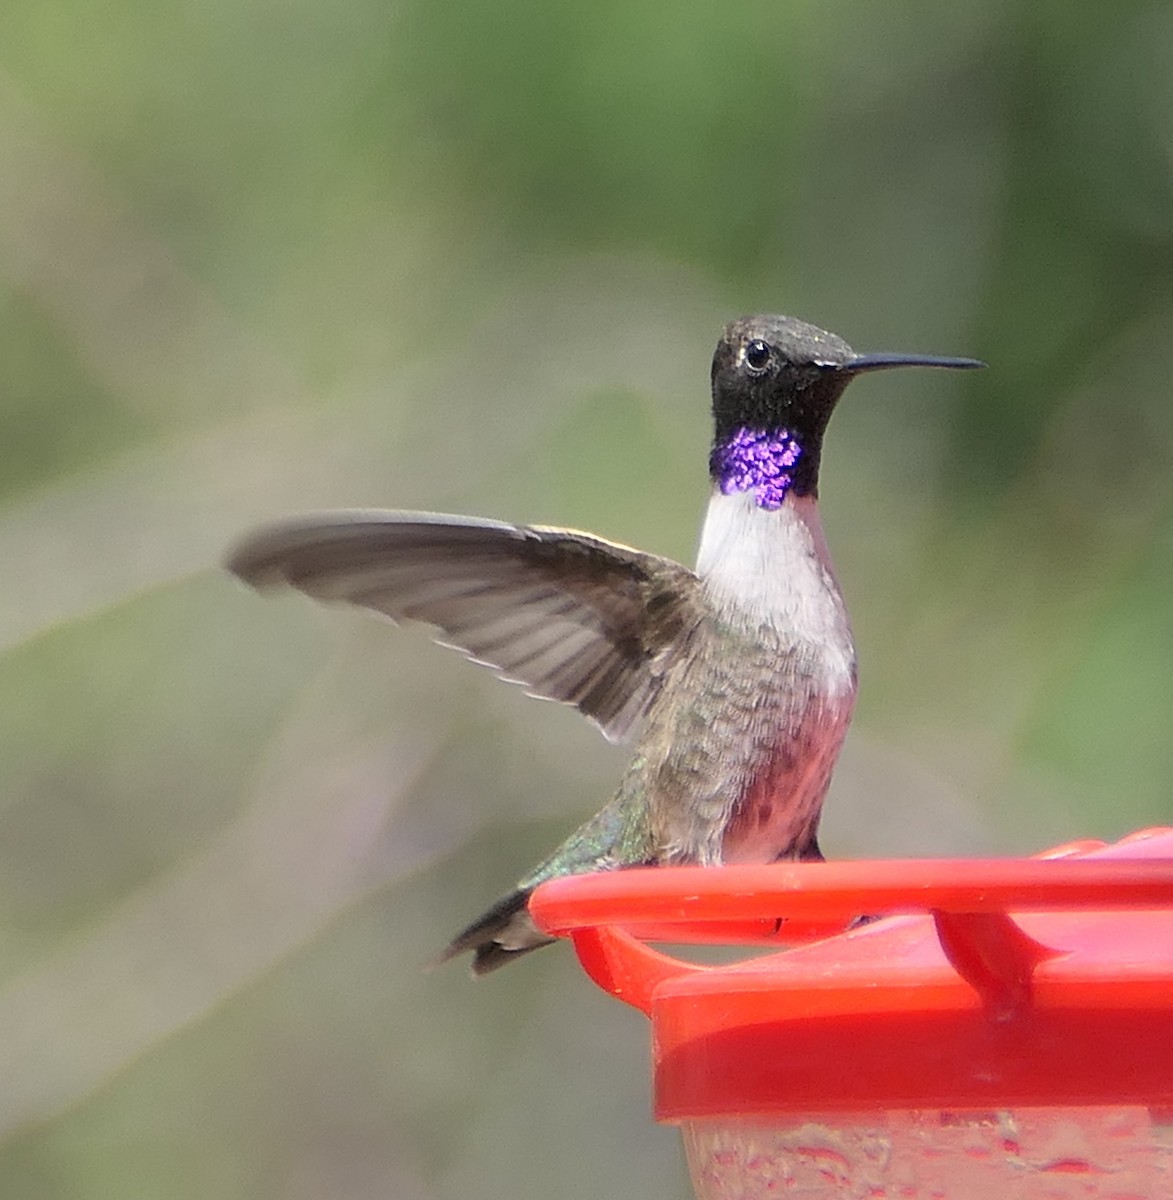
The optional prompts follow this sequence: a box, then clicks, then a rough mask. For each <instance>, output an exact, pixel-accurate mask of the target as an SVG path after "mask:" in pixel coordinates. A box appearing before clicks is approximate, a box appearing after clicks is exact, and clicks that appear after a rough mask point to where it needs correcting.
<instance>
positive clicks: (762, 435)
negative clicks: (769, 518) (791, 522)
mask: <svg viewBox="0 0 1173 1200" xmlns="http://www.w3.org/2000/svg"><path fill="white" fill-rule="evenodd" d="M801 457H802V447H801V446H800V445H799V444H798V443H797V442H796V441H795V440H794V438H792V437H791V436H790V433H789V431H788V430H785V429H775V430H773V431H771V432H767V431H765V430H762V429H745V428H742V429H739V430H738V431H737V432H736V433H735V434H734V435H733V437H732V438H730V439H729V441H727V442H722V443H721V444H720V445H719V446H716V447H715V448H714V450H713V461H712V468H713V474H714V476H715V477H716V479H717V483H718V485H719V486H720V488H721V491H722V492H723V493H724V494H725V495H726V496H728V495H730V494H731V493H733V492H748V491H751V490H752V492H753V494H754V499H755V500H756V501H757V504H758V507H759V508H767V509H771V510H772V509H778V508H781V507H782V501H783V500H784V499H785V498H786V493H787V492H788V491H789V490H790V485H791V484H792V483H793V482H794V476H793V474H792V471H793V469H794V467H795V466H796V465H797V464H798V460H799V458H801Z"/></svg>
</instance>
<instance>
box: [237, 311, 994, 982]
mask: <svg viewBox="0 0 1173 1200" xmlns="http://www.w3.org/2000/svg"><path fill="white" fill-rule="evenodd" d="M982 365H983V364H982V363H980V362H977V361H975V360H974V359H969V358H933V357H926V356H923V355H912V354H856V353H855V351H853V350H852V349H851V347H850V346H848V345H847V343H846V342H844V341H843V340H842V339H841V338H838V337H836V336H835V335H834V334H833V333H826V332H824V331H823V330H821V329H816V328H815V327H814V326H813V325H807V324H805V323H804V322H802V321H797V320H794V319H793V318H792V317H782V316H754V317H743V318H741V319H740V320H738V321H734V322H732V323H731V324H730V325H728V326H726V328H725V330H724V332H723V334H722V335H721V340H720V341H719V342H718V343H717V349H716V352H715V354H714V355H713V366H712V399H713V418H714V424H715V431H714V436H713V447H712V452H711V453H710V455H709V475H710V478H711V480H712V491H711V495H710V498H709V505H708V511H707V512H706V514H705V521H704V527H703V529H702V532H701V543H700V552H699V554H698V557H697V565H696V570H695V571H690V570H689V569H688V568H687V567H684V566H681V565H680V564H679V563H676V562H672V561H671V560H670V559H666V558H660V557H658V556H656V555H654V554H645V553H644V552H643V551H641V550H634V549H632V548H631V547H629V546H622V545H618V544H616V543H614V542H608V541H605V540H603V539H602V538H598V537H594V536H592V535H590V534H586V533H580V532H578V531H576V530H572V529H556V528H550V527H545V526H529V525H508V524H505V523H503V522H500V521H488V520H480V519H477V518H474V517H454V516H442V515H438V514H434V513H415V512H361V511H360V512H336V513H324V514H319V515H316V516H307V517H301V518H295V519H293V520H291V521H289V522H287V523H284V524H281V525H277V526H274V527H271V528H268V529H262V530H261V531H260V532H258V533H255V534H254V535H252V536H251V537H249V538H248V539H247V540H246V541H245V542H244V543H243V544H242V545H241V546H240V547H239V548H238V549H237V550H236V551H235V553H234V554H233V555H232V558H231V560H230V564H229V565H230V567H231V570H233V571H234V572H235V573H236V574H237V575H238V576H240V578H241V579H243V580H245V581H246V582H248V583H250V584H253V585H254V586H256V587H258V588H267V587H270V586H274V585H290V586H292V587H295V588H298V589H300V590H301V591H303V592H305V593H307V594H308V595H310V596H313V597H314V598H316V599H319V600H340V601H347V602H349V603H351V604H357V605H360V606H362V607H364V608H369V609H373V610H374V611H375V612H379V613H382V614H384V615H385V616H388V617H391V618H392V619H393V620H400V619H401V618H410V619H412V620H418V621H423V622H426V623H427V624H429V625H433V626H436V627H437V629H438V630H439V634H438V636H439V638H440V639H442V641H443V643H444V644H446V645H450V646H453V647H455V648H456V649H459V650H462V651H463V652H464V653H465V654H466V655H468V657H469V658H471V659H473V660H474V661H476V662H480V663H484V664H485V665H487V666H489V667H491V668H492V669H493V670H494V671H496V672H497V674H498V675H500V676H501V677H502V678H504V679H507V680H510V681H513V682H517V683H520V684H522V685H523V686H525V687H526V688H527V689H528V690H529V692H530V694H531V695H534V696H538V697H544V698H546V699H550V700H559V701H561V702H563V703H565V704H573V705H574V706H575V707H576V708H578V709H579V711H580V712H582V713H583V714H584V715H585V716H587V717H589V718H590V719H591V720H592V721H594V722H595V723H596V724H597V725H598V726H599V728H600V729H601V730H602V731H603V733H604V734H605V735H606V736H607V737H608V738H610V739H611V740H614V741H619V740H621V739H624V738H626V737H627V736H628V735H629V734H630V733H631V732H632V730H633V729H634V728H635V727H636V726H640V728H641V732H640V735H639V740H638V742H637V744H636V747H635V753H634V755H633V757H632V759H631V763H630V765H629V766H628V768H627V771H626V773H625V774H624V776H623V778H622V780H621V781H620V783H619V786H618V789H617V790H616V792H615V794H614V796H613V797H612V798H611V799H610V800H609V801H608V802H607V804H606V805H605V806H604V808H603V809H602V811H601V812H599V813H597V814H596V815H595V816H593V817H591V818H590V820H588V821H587V822H586V823H585V824H584V825H582V826H581V828H579V829H578V830H576V831H575V832H574V833H572V834H571V835H570V837H569V838H567V839H566V841H565V842H563V843H562V845H561V846H559V847H558V849H557V850H555V851H554V853H553V854H551V855H550V857H549V858H547V859H546V860H545V861H544V862H542V863H541V864H539V865H538V866H537V867H535V868H534V869H533V870H532V871H530V872H529V873H528V874H527V875H525V876H524V877H523V878H522V879H521V880H520V881H519V882H518V884H517V886H516V887H515V888H514V889H513V890H512V891H511V892H509V894H508V895H506V896H504V897H502V898H501V899H500V900H498V901H497V903H496V904H494V905H493V906H492V907H491V908H490V909H489V910H488V911H487V912H485V913H484V914H483V915H482V916H480V917H478V918H477V919H476V920H475V921H473V922H472V924H471V925H469V926H468V928H467V929H465V930H464V931H463V932H461V933H460V934H458V935H457V936H456V937H455V938H454V939H453V940H452V942H451V943H450V945H449V946H448V948H447V949H446V950H445V951H444V953H443V955H442V960H443V959H447V958H451V957H452V956H453V955H456V954H459V953H461V952H462V951H465V950H470V951H472V953H473V963H472V969H473V972H474V974H477V975H481V974H484V973H485V972H487V971H491V970H493V969H494V968H496V967H498V966H501V965H502V964H504V963H507V962H510V961H512V960H513V959H514V958H516V957H517V956H518V955H520V954H524V953H525V952H527V951H529V950H533V949H536V948H537V947H538V946H542V945H545V944H546V943H547V942H549V941H550V940H551V939H550V938H548V937H546V936H545V935H544V934H543V933H541V932H540V931H539V930H538V929H537V928H536V927H535V925H534V924H533V922H532V920H531V919H530V917H529V913H528V911H527V901H528V899H529V896H530V893H531V892H532V891H533V890H534V888H535V887H537V885H538V884H540V883H542V882H543V881H545V880H547V879H550V878H552V877H554V876H557V875H573V874H580V873H584V872H590V871H604V870H611V869H614V868H617V867H627V866H638V865H652V864H669V863H673V864H675V863H699V864H702V865H717V864H720V863H768V862H774V861H775V860H778V859H819V858H822V854H821V853H820V851H819V846H818V841H817V837H816V835H817V832H818V823H819V812H820V809H821V807H822V803H823V797H824V795H825V794H826V791H827V787H828V784H829V783H830V779H831V771H832V768H833V767H834V765H835V760H836V758H837V757H838V755H839V750H840V747H841V746H842V744H843V738H844V736H845V734H846V732H847V726H848V724H849V722H850V720H851V714H852V710H853V708H854V706H855V692H856V664H855V646H854V643H853V641H852V635H851V625H850V623H849V621H848V617H847V610H846V608H845V607H844V603H843V597H842V595H841V594H840V591H839V585H838V583H837V582H836V579H835V573H834V570H833V569H832V566H831V560H830V557H829V555H828V553H827V544H826V541H825V539H824V537H823V528H822V524H821V522H820V520H819V511H818V506H817V503H816V497H817V494H818V479H819V459H820V456H821V454H822V448H823V433H824V431H825V429H826V427H827V421H828V419H829V418H830V416H831V412H832V410H833V409H834V407H835V404H836V402H837V401H838V399H839V397H840V395H841V394H842V392H843V389H844V388H846V386H847V385H848V384H849V383H850V382H851V380H852V379H854V378H855V377H856V376H857V375H859V374H862V373H863V372H865V371H876V370H883V369H886V368H889V367H980V366H982Z"/></svg>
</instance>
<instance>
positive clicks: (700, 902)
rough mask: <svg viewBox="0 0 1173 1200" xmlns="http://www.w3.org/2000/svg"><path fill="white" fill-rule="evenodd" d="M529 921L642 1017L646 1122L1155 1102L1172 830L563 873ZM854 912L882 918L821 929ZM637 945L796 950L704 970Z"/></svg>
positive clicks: (1161, 1066)
mask: <svg viewBox="0 0 1173 1200" xmlns="http://www.w3.org/2000/svg"><path fill="white" fill-rule="evenodd" d="M530 911H531V913H532V915H533V917H534V919H535V921H536V922H537V923H538V925H540V926H541V927H542V928H543V929H545V930H546V931H548V932H550V933H553V934H558V935H562V936H566V935H570V936H572V937H573V938H574V942H575V947H576V949H577V951H578V955H579V958H580V960H581V962H582V964H583V966H584V968H585V969H586V971H587V972H588V974H590V975H591V977H592V978H593V979H594V980H595V982H596V983H598V984H599V985H600V986H601V987H603V988H604V989H605V990H607V991H609V992H611V994H612V995H615V996H618V997H619V998H620V999H623V1000H626V1001H627V1002H628V1003H629V1004H633V1005H635V1006H636V1007H638V1008H640V1009H642V1010H643V1011H644V1012H646V1013H648V1014H649V1015H650V1016H651V1018H652V1027H653V1041H654V1052H655V1087H656V1115H657V1117H658V1118H659V1119H660V1120H668V1121H681V1120H689V1119H693V1118H697V1117H703V1116H718V1115H720V1116H730V1115H756V1114H766V1113H784V1112H812V1111H833V1110H839V1111H845V1110H853V1109H854V1110H859V1109H877V1108H928V1107H932V1108H991V1107H997V1108H1001V1107H1009V1106H1023V1105H1073V1104H1074V1105H1093V1104H1095V1105H1100V1104H1144V1105H1148V1106H1150V1107H1152V1106H1159V1107H1170V1106H1173V830H1171V829H1153V830H1147V831H1145V832H1143V833H1140V834H1134V835H1132V837H1130V838H1126V839H1125V840H1124V841H1122V842H1119V843H1117V844H1116V845H1114V846H1104V845H1103V844H1102V843H1090V842H1084V843H1078V844H1075V845H1072V846H1066V847H1060V848H1059V849H1057V850H1054V851H1050V852H1049V853H1048V854H1045V855H1042V856H1040V857H1038V858H1034V859H1025V860H1024V859H1006V860H996V859H990V860H925V861H891V862H837V863H776V864H773V865H770V866H760V867H722V868H717V869H714V868H700V867H676V868H665V867H661V868H653V869H644V870H630V871H616V872H613V873H609V874H599V875H580V876H573V877H569V878H564V879H558V880H553V881H551V882H549V883H546V884H544V885H543V886H542V887H540V888H539V889H538V890H537V892H535V894H534V896H533V897H532V899H531V902H530ZM861 914H867V915H869V916H874V917H884V918H885V919H883V920H876V921H872V922H870V923H868V924H864V925H861V926H857V927H856V928H853V929H850V931H848V932H845V933H844V932H840V933H838V934H836V935H834V936H827V934H828V930H829V929H837V930H840V931H841V930H843V929H845V928H846V927H847V926H849V925H851V924H853V923H854V921H855V919H856V918H857V917H859V916H860V915H861ZM640 938H653V939H656V940H663V941H672V942H678V943H679V942H692V941H714V940H721V941H739V942H754V943H758V944H767V945H769V944H774V945H778V944H793V943H794V942H796V941H798V942H802V943H804V944H800V945H796V946H793V948H791V949H789V950H787V951H786V952H785V953H782V954H771V955H768V956H766V957H761V958H756V959H751V960H750V961H747V962H741V963H735V964H732V965H729V966H721V967H707V966H698V965H697V964H695V963H689V962H685V961H682V960H680V959H677V958H673V957H671V956H669V955H666V954H663V953H660V952H658V951H656V950H653V949H651V948H650V947H648V946H646V945H644V944H643V942H642V941H641V940H639V939H640ZM813 938H818V939H819V940H811V939H813Z"/></svg>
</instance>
